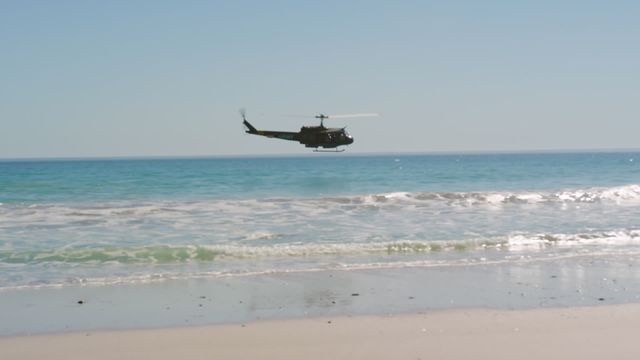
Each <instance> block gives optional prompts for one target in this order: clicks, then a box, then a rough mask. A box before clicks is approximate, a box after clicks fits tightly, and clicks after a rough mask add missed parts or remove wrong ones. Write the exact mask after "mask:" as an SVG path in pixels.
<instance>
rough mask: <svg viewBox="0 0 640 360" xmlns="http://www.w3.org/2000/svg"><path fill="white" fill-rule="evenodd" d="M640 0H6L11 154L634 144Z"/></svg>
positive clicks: (0, 104)
mask: <svg viewBox="0 0 640 360" xmlns="http://www.w3.org/2000/svg"><path fill="white" fill-rule="evenodd" d="M639 19H640V2H637V1H426V0H425V1H313V2H312V1H157V0H153V1H58V0H57V1H29V0H24V1H23V0H14V1H10V0H4V1H0V157H4V158H7V157H47V156H53V157H67V156H71V157H83V156H152V155H224V154H259V153H267V154H270V153H279V154H283V153H291V154H300V153H306V152H308V150H307V149H305V148H304V147H303V146H301V145H299V144H297V143H294V142H286V141H279V140H274V139H266V138H262V137H254V136H250V135H246V134H244V133H243V131H242V127H241V124H240V119H239V115H238V113H237V110H238V108H240V107H246V108H247V111H248V117H249V119H250V120H251V121H252V122H253V123H254V125H256V126H257V127H258V128H263V129H271V130H295V129H298V128H299V127H300V126H301V125H303V123H305V122H307V123H314V121H313V120H311V121H304V120H301V119H295V118H290V117H283V116H282V115H286V114H309V115H313V114H315V113H318V112H325V113H352V112H378V113H380V114H381V115H382V116H381V117H379V118H363V119H348V123H347V119H344V120H342V121H338V120H334V121H332V122H330V123H328V125H331V126H342V125H348V130H349V131H350V133H351V134H352V135H353V136H354V137H355V140H356V142H355V143H354V144H353V145H351V147H350V148H349V151H351V152H352V153H362V152H403V151H411V152H423V151H424V152H430V151H476V150H477V151H493V150H498V151H504V150H543V149H559V150H562V149H610V148H639V147H640V146H639V144H640V141H639V140H638V139H639V138H640V137H639V136H640V46H638V42H639V39H640V21H639Z"/></svg>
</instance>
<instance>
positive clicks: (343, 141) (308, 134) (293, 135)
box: [240, 109, 378, 152]
mask: <svg viewBox="0 0 640 360" xmlns="http://www.w3.org/2000/svg"><path fill="white" fill-rule="evenodd" d="M240 115H242V123H243V124H244V126H245V127H246V130H245V132H246V133H247V134H252V135H260V136H266V137H268V138H276V139H282V140H291V141H297V142H299V143H300V144H303V145H304V146H305V147H308V148H315V150H314V151H315V152H343V151H344V150H345V149H338V147H339V146H343V145H344V146H347V145H350V144H352V143H353V136H351V135H349V134H348V133H347V131H346V127H342V128H327V127H325V126H324V120H326V119H335V118H348V117H365V116H378V114H350V115H325V114H318V115H315V116H314V118H316V119H320V125H319V126H303V127H302V128H300V131H298V132H290V131H268V130H258V129H256V128H255V127H254V126H253V125H251V124H250V123H249V122H248V121H247V118H246V112H245V110H244V109H242V110H240ZM319 148H323V149H335V150H320V149H319Z"/></svg>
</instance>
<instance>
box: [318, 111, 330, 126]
mask: <svg viewBox="0 0 640 360" xmlns="http://www.w3.org/2000/svg"><path fill="white" fill-rule="evenodd" d="M328 118H329V115H325V114H320V115H316V119H320V127H324V124H323V121H324V119H328Z"/></svg>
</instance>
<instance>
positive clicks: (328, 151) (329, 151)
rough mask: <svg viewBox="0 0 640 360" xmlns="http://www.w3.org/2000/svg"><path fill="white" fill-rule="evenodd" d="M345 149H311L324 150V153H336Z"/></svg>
mask: <svg viewBox="0 0 640 360" xmlns="http://www.w3.org/2000/svg"><path fill="white" fill-rule="evenodd" d="M344 150H345V149H338V148H336V149H335V150H318V149H317V148H316V149H315V150H313V152H325V153H338V152H343V151H344Z"/></svg>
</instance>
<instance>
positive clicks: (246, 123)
mask: <svg viewBox="0 0 640 360" xmlns="http://www.w3.org/2000/svg"><path fill="white" fill-rule="evenodd" d="M242 123H243V124H244V126H246V127H247V129H249V130H247V133H249V134H257V133H258V129H256V128H254V127H253V125H251V124H249V122H248V121H247V119H244V120H243V121H242Z"/></svg>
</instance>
